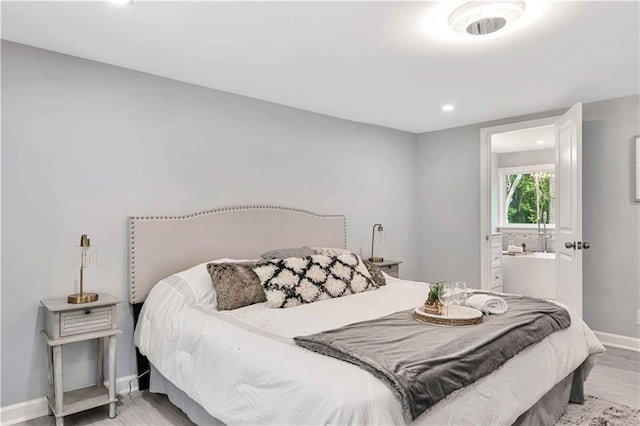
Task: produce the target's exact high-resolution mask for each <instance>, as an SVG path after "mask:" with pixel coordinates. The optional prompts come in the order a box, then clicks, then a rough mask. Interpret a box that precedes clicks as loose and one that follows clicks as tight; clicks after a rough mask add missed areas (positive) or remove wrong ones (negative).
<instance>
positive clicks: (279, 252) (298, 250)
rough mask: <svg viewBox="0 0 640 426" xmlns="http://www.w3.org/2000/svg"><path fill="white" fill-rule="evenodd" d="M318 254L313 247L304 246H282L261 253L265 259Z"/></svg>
mask: <svg viewBox="0 0 640 426" xmlns="http://www.w3.org/2000/svg"><path fill="white" fill-rule="evenodd" d="M314 254H316V252H315V251H313V250H312V249H311V248H309V247H307V246H304V247H293V248H281V249H276V250H269V251H267V252H264V253H262V254H261V255H260V257H261V258H263V259H264V260H271V259H287V258H289V257H307V256H313V255H314Z"/></svg>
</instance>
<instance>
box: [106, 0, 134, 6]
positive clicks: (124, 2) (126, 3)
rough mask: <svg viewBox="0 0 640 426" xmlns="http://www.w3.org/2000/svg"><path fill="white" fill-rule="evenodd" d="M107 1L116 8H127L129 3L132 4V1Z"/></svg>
mask: <svg viewBox="0 0 640 426" xmlns="http://www.w3.org/2000/svg"><path fill="white" fill-rule="evenodd" d="M107 1H108V2H109V3H111V4H114V5H116V6H129V5H130V4H131V3H133V0H107Z"/></svg>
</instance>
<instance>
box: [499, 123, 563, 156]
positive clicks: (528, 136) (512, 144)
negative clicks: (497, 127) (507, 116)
mask: <svg viewBox="0 0 640 426" xmlns="http://www.w3.org/2000/svg"><path fill="white" fill-rule="evenodd" d="M538 141H542V142H544V143H542V144H539V143H538ZM555 145H556V134H555V127H554V126H543V127H533V128H531V129H522V130H513V131H511V132H503V133H496V134H493V135H491V152H494V153H497V154H501V153H503V152H519V151H532V150H534V149H548V148H553V147H554V146H555Z"/></svg>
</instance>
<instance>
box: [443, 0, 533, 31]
mask: <svg viewBox="0 0 640 426" xmlns="http://www.w3.org/2000/svg"><path fill="white" fill-rule="evenodd" d="M525 8H526V5H525V3H524V2H523V1H479V0H473V1H470V2H468V3H465V4H463V5H462V6H460V7H458V8H457V9H456V10H454V11H453V13H452V14H451V15H450V16H449V25H450V26H451V29H452V30H453V31H455V32H458V33H467V34H470V35H473V36H483V35H487V34H491V33H494V32H496V31H500V30H501V29H503V28H504V27H505V25H507V24H511V23H513V22H515V21H517V20H518V19H520V18H522V15H524V12H525Z"/></svg>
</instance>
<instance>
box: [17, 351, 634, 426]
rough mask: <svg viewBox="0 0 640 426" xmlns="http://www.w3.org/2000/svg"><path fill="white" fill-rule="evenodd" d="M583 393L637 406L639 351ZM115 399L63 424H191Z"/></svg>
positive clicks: (161, 408) (162, 405) (602, 364)
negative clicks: (114, 410) (110, 409)
mask: <svg viewBox="0 0 640 426" xmlns="http://www.w3.org/2000/svg"><path fill="white" fill-rule="evenodd" d="M585 393H586V394H589V395H594V396H597V397H600V398H604V399H608V400H610V401H615V402H619V403H622V404H625V405H628V406H630V407H635V408H640V352H632V351H627V350H624V349H618V348H611V347H608V348H607V352H606V353H604V354H603V355H602V357H601V358H600V359H599V361H598V364H597V365H596V366H595V367H594V369H593V370H592V371H591V374H590V376H589V378H588V379H587V381H586V382H585ZM118 399H119V402H118V417H116V418H115V419H113V420H110V419H109V418H108V417H107V408H106V407H101V408H95V409H93V410H88V411H85V412H82V413H78V414H74V415H72V416H68V417H65V424H66V425H69V426H71V425H96V426H97V425H100V426H118V425H140V426H141V425H158V426H160V425H193V423H192V422H191V421H189V419H188V418H187V416H186V415H184V413H183V412H182V411H180V410H179V409H178V408H176V407H175V406H174V405H173V404H171V403H170V402H169V400H168V399H167V397H165V396H164V395H158V394H151V393H149V392H134V393H133V394H132V395H131V396H127V395H122V396H119V397H118ZM21 425H23V426H44V425H55V420H54V418H53V417H47V416H45V417H40V418H38V419H35V420H31V421H29V422H26V423H21Z"/></svg>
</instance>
